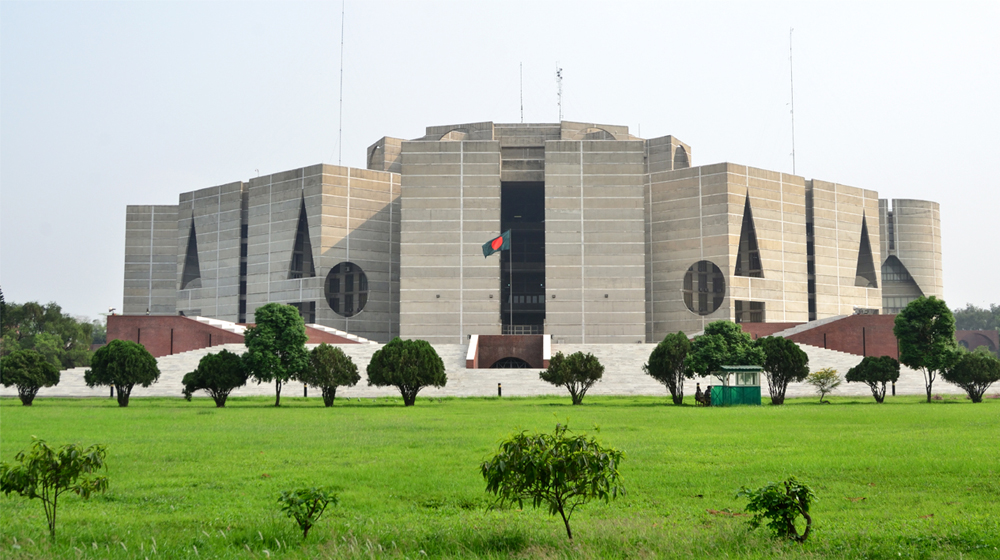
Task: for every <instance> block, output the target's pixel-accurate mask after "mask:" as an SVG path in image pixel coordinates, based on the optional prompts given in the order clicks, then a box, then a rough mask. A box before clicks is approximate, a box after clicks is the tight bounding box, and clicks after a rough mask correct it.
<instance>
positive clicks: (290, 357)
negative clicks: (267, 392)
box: [243, 303, 309, 406]
mask: <svg viewBox="0 0 1000 560" xmlns="http://www.w3.org/2000/svg"><path fill="white" fill-rule="evenodd" d="M254 320H255V321H256V324H255V325H254V326H253V327H250V328H248V329H247V330H246V332H245V333H244V342H245V344H246V346H247V352H246V354H244V355H243V359H244V360H245V366H246V370H247V372H248V373H249V374H250V375H251V376H252V377H253V378H254V379H255V380H257V383H270V382H271V381H274V382H275V398H274V406H280V405H281V385H282V384H283V383H286V382H288V381H290V380H292V379H297V378H298V376H299V375H300V374H301V373H302V372H303V371H305V370H306V368H307V367H309V353H308V352H307V351H306V340H308V337H307V336H306V326H305V322H304V321H303V320H302V316H301V315H299V310H298V309H296V308H294V307H292V306H291V305H284V304H281V303H269V304H267V305H264V306H261V307H258V308H257V310H256V311H254Z"/></svg>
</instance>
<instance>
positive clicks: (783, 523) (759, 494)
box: [736, 476, 816, 543]
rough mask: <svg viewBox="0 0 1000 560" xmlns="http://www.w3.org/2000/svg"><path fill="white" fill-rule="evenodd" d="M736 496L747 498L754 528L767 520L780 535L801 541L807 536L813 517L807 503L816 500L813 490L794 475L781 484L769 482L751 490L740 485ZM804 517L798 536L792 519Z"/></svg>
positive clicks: (751, 523)
mask: <svg viewBox="0 0 1000 560" xmlns="http://www.w3.org/2000/svg"><path fill="white" fill-rule="evenodd" d="M736 497H737V498H739V497H746V498H747V499H748V500H749V502H748V503H747V511H748V512H751V513H752V514H753V517H752V518H751V519H750V527H751V528H753V529H756V528H758V527H760V526H761V524H762V523H763V522H764V520H767V526H768V527H769V528H770V529H771V530H772V531H774V533H775V534H776V535H777V536H778V537H780V538H788V539H792V540H794V541H797V542H800V543H803V542H806V539H807V538H809V530H810V529H812V517H810V516H809V505H810V504H811V503H812V502H815V501H816V494H814V493H813V491H812V489H810V488H809V487H808V486H806V485H804V484H799V481H798V480H796V479H795V477H794V476H790V477H788V480H786V481H785V482H782V483H775V482H772V483H770V484H768V485H767V486H764V487H763V488H758V489H756V490H750V489H749V488H747V487H745V486H744V487H743V488H741V489H740V491H739V492H737V494H736ZM800 515H801V516H802V517H803V518H805V520H806V529H805V531H803V532H802V535H801V536H800V535H799V532H798V529H796V528H795V520H796V519H798V517H799V516H800Z"/></svg>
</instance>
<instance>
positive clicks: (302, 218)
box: [288, 196, 316, 279]
mask: <svg viewBox="0 0 1000 560" xmlns="http://www.w3.org/2000/svg"><path fill="white" fill-rule="evenodd" d="M313 276H316V267H315V266H313V253H312V242H311V241H309V220H308V219H307V218H306V199H305V196H303V197H302V205H301V206H300V208H299V225H298V227H297V228H296V229H295V244H294V245H292V264H291V266H289V268H288V278H289V279H293V278H312V277H313Z"/></svg>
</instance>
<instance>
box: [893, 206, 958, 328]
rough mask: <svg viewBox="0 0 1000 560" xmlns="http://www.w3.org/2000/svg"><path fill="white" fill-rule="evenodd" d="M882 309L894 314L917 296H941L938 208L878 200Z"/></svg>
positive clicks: (942, 285) (939, 210)
mask: <svg viewBox="0 0 1000 560" xmlns="http://www.w3.org/2000/svg"><path fill="white" fill-rule="evenodd" d="M878 207H879V223H880V239H881V249H882V256H883V261H882V263H881V264H882V266H881V268H882V274H883V276H885V277H886V281H885V283H884V286H883V293H882V299H883V304H882V308H883V309H884V310H885V312H887V313H896V312H898V310H899V309H901V308H902V307H905V306H906V304H907V303H908V302H910V301H912V300H914V299H916V298H918V297H920V296H928V297H929V296H935V297H938V298H941V297H943V296H944V278H943V271H942V267H941V208H940V206H939V205H938V203H936V202H930V201H927V200H907V199H893V200H891V201H889V200H884V199H883V200H879V201H878Z"/></svg>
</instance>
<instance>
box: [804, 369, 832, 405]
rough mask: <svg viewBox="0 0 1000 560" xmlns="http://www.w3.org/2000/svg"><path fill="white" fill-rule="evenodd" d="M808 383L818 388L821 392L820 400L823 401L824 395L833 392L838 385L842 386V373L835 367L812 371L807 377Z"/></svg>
mask: <svg viewBox="0 0 1000 560" xmlns="http://www.w3.org/2000/svg"><path fill="white" fill-rule="evenodd" d="M806 383H808V384H809V385H812V386H813V387H814V388H815V389H816V392H817V393H819V402H821V403H822V402H823V398H824V397H826V396H827V395H828V394H830V393H832V392H833V390H834V389H836V388H837V387H840V375H839V374H838V373H837V370H835V369H833V368H823V369H821V370H819V371H814V372H812V373H810V374H809V375H808V376H807V377H806ZM826 402H830V401H826Z"/></svg>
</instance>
